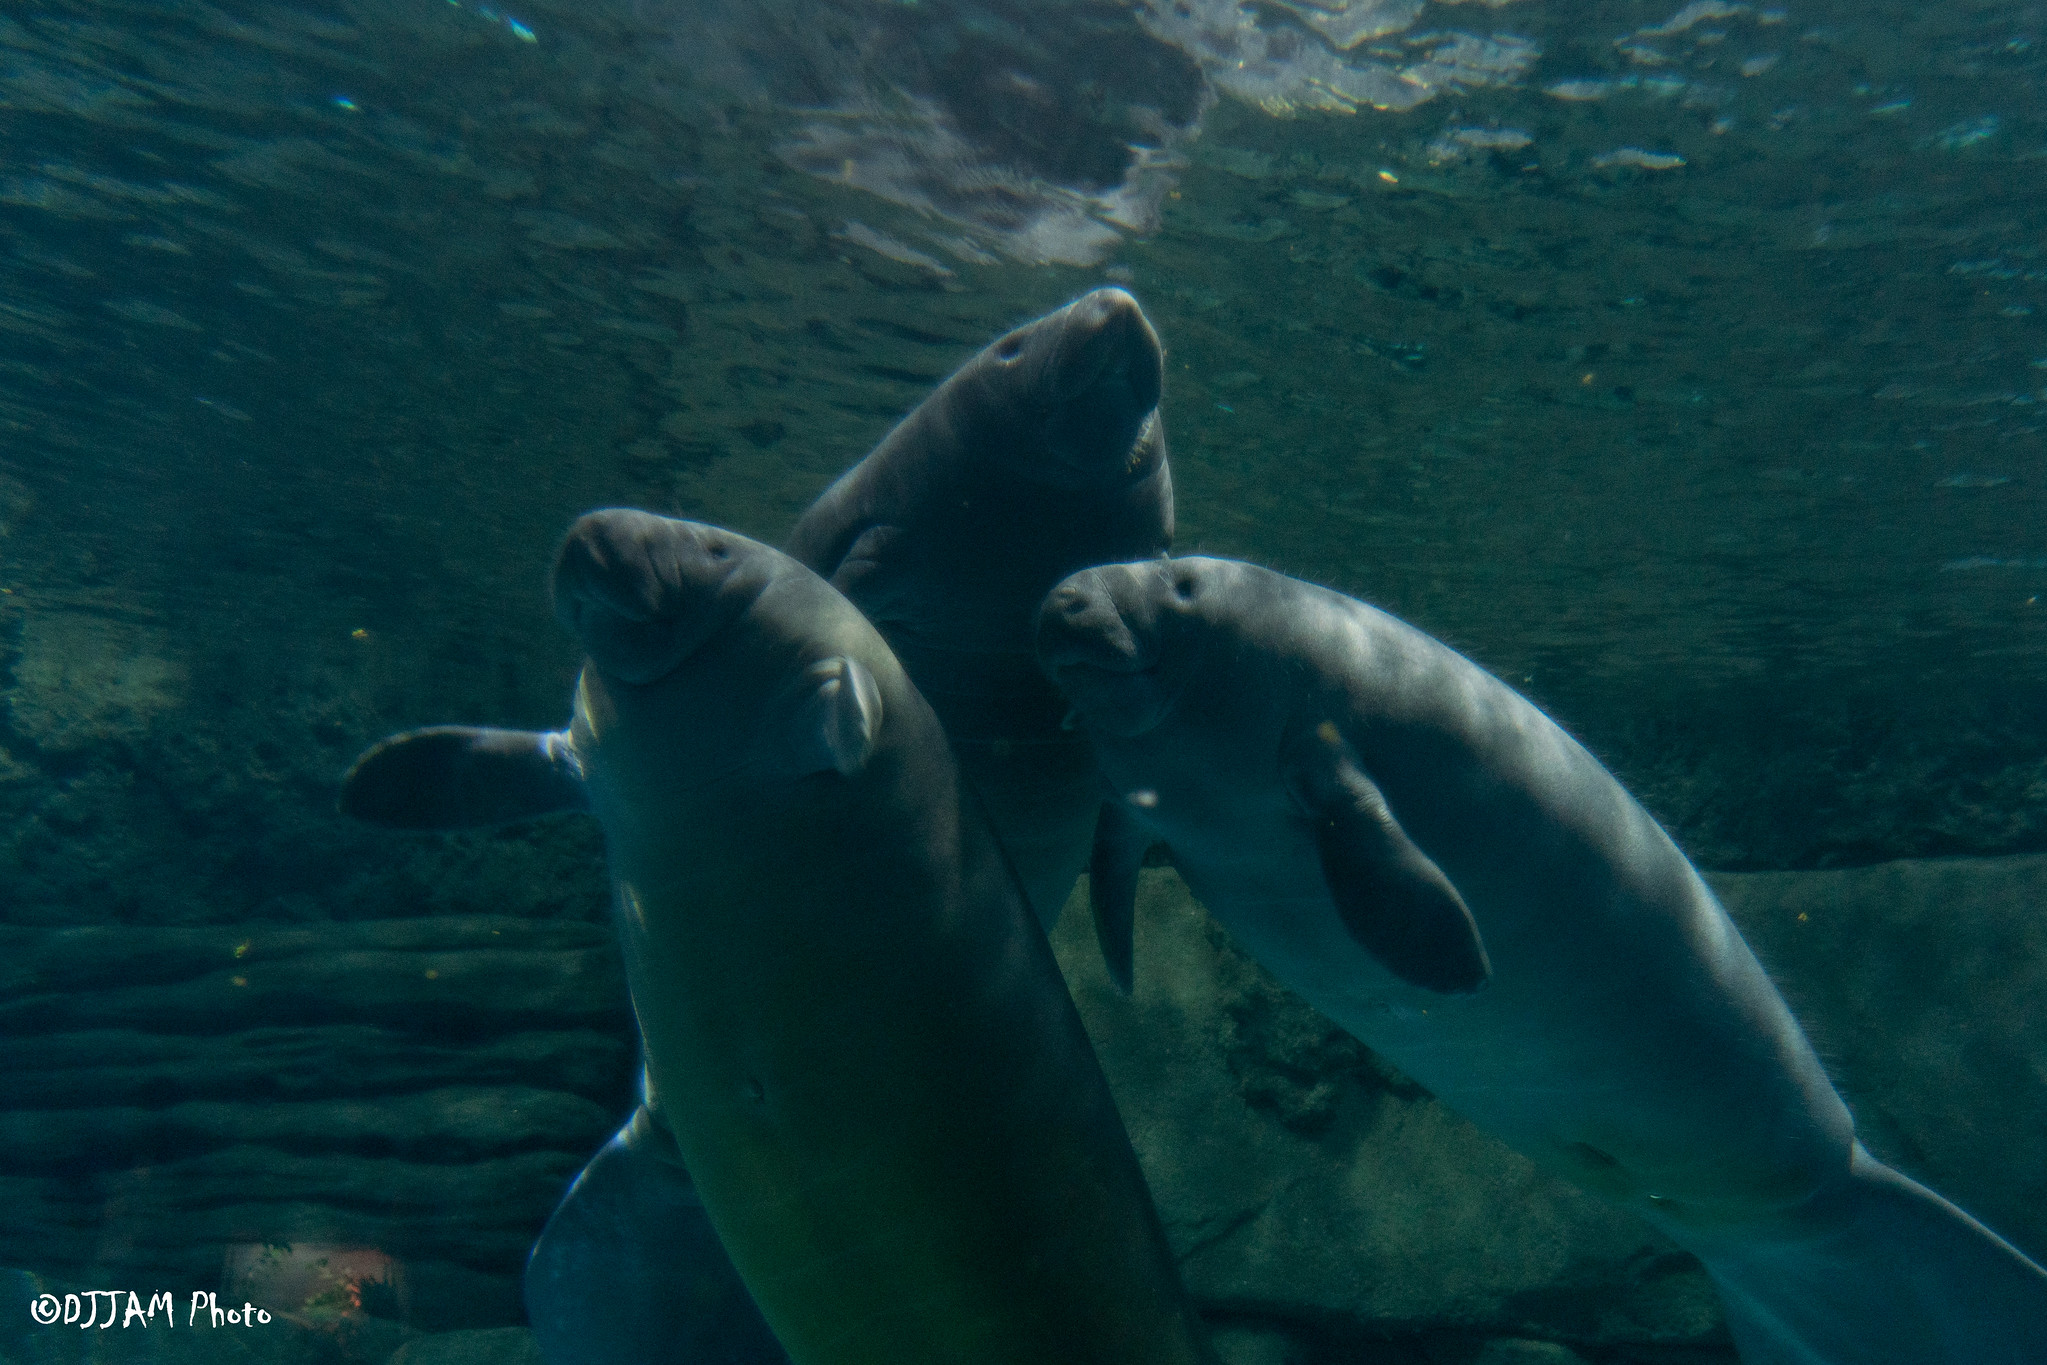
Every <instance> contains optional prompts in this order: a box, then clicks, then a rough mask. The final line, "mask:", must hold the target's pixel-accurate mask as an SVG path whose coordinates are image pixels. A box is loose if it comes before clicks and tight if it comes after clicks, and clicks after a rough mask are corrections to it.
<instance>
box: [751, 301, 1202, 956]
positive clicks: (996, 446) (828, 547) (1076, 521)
mask: <svg viewBox="0 0 2047 1365" xmlns="http://www.w3.org/2000/svg"><path fill="white" fill-rule="evenodd" d="M1163 374H1164V371H1163V358H1162V355H1161V352H1160V349H1159V341H1158V336H1157V334H1156V333H1154V332H1153V331H1152V328H1151V324H1150V323H1149V322H1148V321H1146V319H1145V316H1144V313H1143V311H1142V310H1141V309H1139V308H1138V306H1137V301H1136V300H1135V299H1133V298H1132V297H1131V296H1130V295H1129V294H1127V293H1125V292H1124V291H1122V290H1120V289H1097V290H1095V291H1094V292H1092V293H1090V294H1086V295H1083V296H1082V297H1081V298H1079V299H1076V300H1075V301H1074V302H1072V303H1070V304H1068V305H1067V306H1066V307H1064V308H1062V309H1060V310H1058V311H1057V312H1055V313H1052V314H1050V315H1048V316H1046V317H1042V318H1039V319H1038V320H1037V321H1035V322H1031V323H1028V324H1026V325H1024V326H1022V327H1019V328H1018V329H1017V330H1015V331H1013V332H1011V333H1009V334H1008V335H1007V336H1004V337H1002V338H1000V339H998V340H997V341H996V342H994V344H992V345H990V346H989V347H988V348H987V349H986V350H984V351H982V352H981V353H980V354H979V355H977V356H975V357H974V358H973V359H972V360H970V361H968V362H967V363H966V364H965V365H963V366H961V367H960V369H959V370H958V371H957V372H955V373H954V374H953V375H952V376H951V377H950V378H948V379H947V380H946V381H945V382H944V383H943V384H941V385H940V386H939V387H938V389H937V390H936V391H934V392H933V393H932V394H931V396H930V397H929V398H927V399H925V400H924V402H923V403H922V404H920V405H919V406H918V407H917V408H916V410H915V411H913V412H912V413H911V414H910V415H909V416H908V417H906V418H904V419H903V421H902V422H901V424H900V425H898V426H897V427H896V428H895V429H894V430H893V431H891V432H890V433H889V434H888V436H887V437H885V438H884V439H883V440H882V442H881V444H880V445H878V446H876V447H875V448H874V450H873V452H872V453H870V454H869V455H868V456H867V457H866V458H865V459H863V460H862V461H860V463H859V464H857V465H855V466H853V468H852V469H850V470H848V471H847V472H846V473H845V474H844V475H843V476H842V477H841V478H840V479H839V480H838V482H836V483H834V484H833V485H832V486H831V487H830V488H829V489H827V490H825V492H824V494H823V496H821V497H820V498H818V500H817V502H816V503H815V504H814V505H812V507H811V508H810V510H809V511H807V512H805V513H804V515H803V517H802V519H801V520H800V521H798V522H797V524H796V529H795V530H794V531H793V532H792V533H791V535H790V537H789V542H788V546H787V549H788V551H789V553H790V554H792V555H794V556H795V557H796V558H797V559H799V560H801V561H802V562H803V563H805V564H807V565H808V566H810V568H812V569H814V570H815V571H816V572H817V573H819V574H820V575H822V576H823V577H825V578H827V579H829V580H830V581H831V584H832V586H833V587H835V588H837V589H838V590H839V591H840V592H842V593H844V594H845V595H846V597H847V598H848V599H849V600H851V601H852V602H853V604H854V605H855V606H857V607H859V608H860V610H861V611H862V612H863V613H864V614H865V615H866V616H867V619H868V620H870V621H872V622H873V623H874V625H875V627H876V629H878V630H879V631H880V632H881V633H882V636H883V638H885V639H886V640H887V641H888V643H889V647H890V648H891V649H893V650H894V651H895V653H896V657H897V658H899V659H900V660H902V664H903V667H904V668H905V669H906V670H908V672H909V674H910V677H911V678H912V679H914V680H915V682H916V684H917V688H918V690H919V691H920V692H922V693H923V694H924V696H925V698H926V699H927V700H928V701H929V702H930V703H931V705H932V708H933V709H934V710H936V711H937V712H938V717H939V719H940V721H941V722H943V724H944V725H945V731H946V734H947V735H948V736H950V737H951V739H952V743H953V748H954V751H955V752H956V753H957V754H958V755H959V761H960V768H961V770H962V771H963V772H964V773H965V775H966V778H967V781H968V784H969V785H970V786H972V787H973V788H974V790H975V791H976V792H977V793H978V795H979V796H980V798H981V800H982V802H983V805H984V807H985V809H986V810H987V813H988V817H989V820H990V822H991V823H992V824H993V825H994V827H995V833H996V837H997V839H998V840H1000V842H1001V844H1002V846H1003V849H1004V851H1005V852H1007V853H1008V855H1009V857H1010V860H1011V863H1012V864H1013V865H1014V867H1015V868H1016V870H1017V875H1018V878H1019V880H1021V881H1022V883H1023V886H1024V892H1025V894H1026V896H1028V898H1029V899H1030V902H1031V906H1032V908H1033V909H1034V910H1035V911H1036V912H1037V915H1038V919H1039V921H1040V922H1041V923H1042V924H1044V925H1046V926H1047V927H1050V925H1051V924H1052V923H1053V921H1054V920H1056V919H1057V918H1058V915H1059V911H1060V909H1061V908H1062V907H1063V906H1064V905H1065V904H1066V899H1067V897H1068V896H1069V895H1070V894H1071V893H1072V891H1073V884H1074V882H1075V880H1076V879H1077V878H1078V877H1079V876H1080V873H1081V870H1082V868H1083V867H1084V866H1085V865H1086V862H1087V857H1088V849H1089V845H1090V841H1091V839H1092V836H1093V833H1094V824H1095V816H1096V812H1097V811H1098V809H1099V808H1100V806H1101V800H1102V792H1101V787H1100V783H1099V779H1098V778H1097V777H1096V775H1095V771H1094V763H1093V760H1092V758H1091V756H1090V755H1089V753H1088V750H1087V744H1086V742H1085V740H1084V739H1083V738H1082V737H1081V736H1080V735H1078V734H1076V733H1074V732H1072V731H1070V730H1066V729H1062V728H1061V725H1060V722H1061V720H1062V719H1063V718H1064V717H1065V714H1066V705H1065V703H1064V702H1063V701H1062V700H1061V699H1060V698H1059V696H1058V694H1057V693H1056V692H1055V691H1054V690H1053V688H1052V687H1051V685H1050V683H1048V682H1047V681H1046V679H1045V676H1044V675H1043V674H1042V673H1041V672H1039V670H1038V668H1037V666H1036V664H1035V662H1034V661H1033V659H1032V655H1031V622H1032V618H1033V616H1034V615H1035V614H1036V612H1037V609H1038V603H1039V602H1040V601H1042V600H1043V598H1044V596H1045V593H1046V592H1047V591H1048V590H1049V589H1050V588H1051V586H1052V585H1053V584H1054V583H1057V582H1058V581H1059V580H1060V579H1061V578H1064V577H1065V576H1066V575H1067V574H1069V573H1072V572H1073V571H1075V570H1076V569H1081V568H1085V567H1086V566H1088V565H1090V564H1105V563H1112V562H1118V561H1122V560H1129V559H1140V558H1143V557H1145V556H1148V555H1158V554H1164V553H1165V552H1166V550H1167V548H1168V547H1169V546H1170V545H1171V543H1172V538H1173V486H1172V477H1171V474H1170V473H1169V471H1168V469H1167V466H1166V446H1165V436H1164V431H1163V428H1162V427H1161V425H1160V422H1159V415H1158V402H1159V393H1160V388H1161V385H1162V382H1163Z"/></svg>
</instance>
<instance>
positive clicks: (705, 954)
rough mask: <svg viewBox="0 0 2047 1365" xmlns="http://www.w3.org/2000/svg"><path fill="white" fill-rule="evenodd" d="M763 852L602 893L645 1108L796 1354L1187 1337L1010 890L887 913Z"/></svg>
mask: <svg viewBox="0 0 2047 1365" xmlns="http://www.w3.org/2000/svg"><path fill="white" fill-rule="evenodd" d="M782 861H783V862H784V863H785V864H790V865H792V867H791V869H789V870H786V871H784V872H783V873H780V874H777V873H775V872H774V871H773V870H771V869H767V868H761V867H756V868H755V869H754V873H753V875H750V876H748V877H747V878H746V879H745V881H746V885H747V896H746V897H745V898H744V899H743V900H741V899H734V900H728V901H721V900H720V898H718V897H717V896H715V895H713V896H709V897H707V896H705V895H704V894H703V890H704V888H703V887H702V886H701V885H696V886H692V885H691V884H690V883H689V881H688V879H686V878H683V879H678V880H677V881H675V882H673V883H671V884H669V885H668V886H667V887H666V888H663V887H661V886H659V885H651V886H650V885H648V884H646V883H640V884H637V885H634V884H628V885H627V886H626V887H625V888H624V890H623V894H624V896H625V897H626V899H627V900H628V901H629V903H630V909H629V915H637V917H638V918H639V919H640V921H641V922H642V923H643V924H644V926H645V930H644V932H642V933H640V934H638V935H636V936H635V937H636V940H637V941H636V942H635V944H634V948H633V951H632V952H631V953H630V954H629V956H630V958H631V963H630V969H629V970H630V972H631V978H632V988H633V995H634V1000H635V1005H636V1009H637V1010H638V1012H639V1015H640V1021H641V1026H642V1029H643V1031H644V1035H645V1039H646V1046H647V1058H648V1066H649V1070H650V1072H651V1073H652V1076H653V1081H654V1086H655V1090H656V1093H657V1094H658V1095H659V1097H660V1104H661V1107H662V1112H663V1113H664V1115H667V1116H668V1118H669V1122H670V1125H671V1126H672V1128H673V1129H674V1131H675V1135H676V1139H677V1142H678V1145H679V1146H680V1148H681V1150H682V1153H683V1157H684V1160H685V1162H686V1164H687V1165H688V1167H689V1170H690V1173H691V1176H692V1177H693V1179H694V1180H695V1181H696V1185H697V1189H698V1192H699V1195H700V1197H701V1198H702V1200H703V1203H704V1206H705V1209H706V1210H707V1211H708V1213H709V1215H710V1217H711V1220H712V1222H713V1224H714V1225H715V1226H716V1228H717V1230H718V1233H719V1235H720V1238H721V1239H722V1240H723V1241H724V1243H725V1245H726V1248H727V1250H728V1251H729V1252H730V1253H731V1255H732V1258H733V1261H734V1264H735V1265H736V1266H737V1267H738V1269H739V1271H740V1274H741V1276H742V1278H743V1279H744V1280H745V1281H746V1283H747V1286H748V1288H749V1289H750V1290H751V1291H752V1293H753V1294H754V1296H755V1298H756V1300H757V1301H758V1302H759V1304H760V1306H761V1309H762V1312H763V1314H764V1315H765V1316H766V1317H767V1319H768V1321H769V1323H770V1324H771V1325H772V1326H773V1328H774V1330H775V1332H776V1334H777V1335H778V1336H779V1337H780V1338H781V1340H782V1342H783V1344H784V1345H785V1346H786V1347H787V1348H788V1350H789V1352H790V1355H791V1357H792V1359H793V1360H794V1361H796V1362H797V1365H856V1363H857V1365H867V1363H868V1362H873V1363H874V1365H882V1363H883V1362H888V1363H889V1365H924V1363H926V1362H928V1363H929V1365H939V1363H940V1362H945V1363H946V1365H951V1363H952V1362H969V1361H971V1362H976V1363H977V1365H978V1363H980V1362H988V1363H990V1365H1004V1363H1006V1362H1015V1365H1025V1362H1030V1363H1031V1365H1045V1363H1046V1362H1053V1361H1060V1362H1096V1361H1099V1362H1101V1365H1111V1362H1114V1363H1115V1365H1132V1363H1133V1362H1159V1363H1160V1365H1164V1363H1165V1362H1192V1361H1198V1360H1202V1359H1204V1357H1203V1356H1202V1355H1201V1354H1199V1349H1200V1348H1199V1347H1198V1346H1197V1345H1196V1344H1195V1341H1194V1339H1193V1336H1192V1330H1191V1327H1190V1324H1189V1323H1188V1322H1187V1321H1185V1320H1184V1317H1183V1313H1184V1310H1183V1309H1182V1308H1181V1306H1180V1300H1179V1296H1178V1290H1177V1287H1176V1285H1175V1283H1174V1281H1173V1275H1172V1270H1171V1261H1170V1257H1169V1255H1168V1254H1167V1253H1166V1252H1165V1250H1164V1242H1163V1235H1162V1233H1161V1232H1160V1231H1159V1229H1158V1225H1157V1220H1156V1215H1155V1214H1154V1213H1153V1212H1152V1210H1151V1206H1150V1203H1149V1197H1148V1195H1147V1194H1146V1193H1145V1192H1144V1188H1143V1184H1142V1179H1141V1175H1140V1174H1139V1173H1138V1171H1137V1169H1136V1163H1135V1159H1134V1157H1133V1156H1131V1154H1130V1151H1129V1146H1128V1141H1127V1139H1126V1138H1125V1137H1124V1135H1123V1132H1122V1128H1121V1124H1120V1120H1119V1119H1118V1118H1117V1116H1116V1114H1115V1111H1114V1108H1113V1104H1112V1102H1111V1101H1110V1098H1109V1095H1108V1090H1107V1085H1106V1082H1105V1081H1103V1080H1102V1078H1101V1075H1100V1071H1099V1068H1098V1067H1097V1066H1096V1065H1095V1062H1094V1058H1093V1054H1092V1052H1091V1051H1090V1050H1089V1048H1088V1044H1087V1040H1086V1035H1085V1033H1084V1032H1083V1031H1082V1030H1081V1027H1080V1023H1079V1019H1078V1016H1077V1015H1076V1014H1075V1013H1074V1011H1073V1009H1072V1006H1071V1003H1070V1001H1069V1000H1068V999H1067V997H1066V996H1065V993H1064V992H1063V990H1060V989H1059V988H1058V982H1057V978H1056V976H1054V975H1052V973H1054V972H1056V967H1055V966H1054V965H1053V964H1052V963H1051V961H1050V954H1049V950H1048V949H1046V948H1045V947H1044V944H1043V941H1042V938H1041V937H1040V936H1038V935H1037V934H1036V931H1035V927H1034V926H1031V925H1030V924H1029V923H1028V921H1026V920H1024V918H1023V916H1022V914H1021V911H1020V907H1016V906H1015V903H1014V902H1013V901H1010V902H1007V904H1008V905H1009V906H1010V907H1011V908H1010V910H1009V916H1010V918H1012V919H1013V921H1014V923H1013V924H1011V925H1008V926H1003V925H994V924H990V923H988V922H986V921H983V922H980V923H971V922H960V918H959V917H960V915H961V914H962V907H961V906H960V905H958V904H952V905H942V904H936V903H934V904H933V905H932V906H929V907H927V910H935V911H938V912H939V913H931V914H923V913H916V912H912V913H910V914H908V915H904V916H903V917H901V918H897V919H894V920H891V919H890V915H891V914H898V915H901V914H902V911H901V908H900V907H901V903H902V902H904V901H907V902H909V903H910V904H912V905H915V904H916V902H917V899H918V896H917V889H916V888H915V887H914V886H908V887H904V888H901V889H902V890H903V891H904V894H903V896H901V897H900V898H898V899H897V900H896V901H894V902H893V904H894V906H895V907H896V908H895V909H894V910H891V909H890V906H891V904H892V902H891V901H890V900H889V898H888V897H886V896H881V897H873V898H870V897H868V896H866V895H863V894H862V892H861V890H860V889H859V888H857V887H852V886H844V887H841V886H835V885H834V886H825V887H819V886H816V885H809V886H807V887H806V888H801V889H792V882H799V881H802V880H803V878H802V877H801V875H800V867H797V866H795V865H799V864H800V863H801V862H802V861H803V860H802V859H800V858H798V857H795V856H794V851H793V850H792V852H791V856H789V857H786V858H784V859H783V860H782ZM825 861H827V862H829V861H830V860H829V859H827V860H825ZM778 876H779V881H778ZM806 897H807V901H806V900H805V898H806ZM967 900H968V903H969V904H971V901H972V898H967ZM768 907H772V913H771V914H770V913H764V911H765V910H766V909H767V908H768ZM948 915H952V916H953V917H954V918H953V922H951V923H948V922H946V921H947V917H948ZM965 918H966V919H967V920H971V919H972V918H973V916H972V913H971V911H967V912H965ZM1046 987H1050V988H1051V989H1050V990H1047V989H1046Z"/></svg>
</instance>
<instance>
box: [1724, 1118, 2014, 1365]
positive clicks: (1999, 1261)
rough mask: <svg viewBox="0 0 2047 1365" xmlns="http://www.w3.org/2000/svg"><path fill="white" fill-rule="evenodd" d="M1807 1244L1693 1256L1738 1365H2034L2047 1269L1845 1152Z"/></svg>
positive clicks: (1858, 1151)
mask: <svg viewBox="0 0 2047 1365" xmlns="http://www.w3.org/2000/svg"><path fill="white" fill-rule="evenodd" d="M1806 1212H1808V1213H1809V1214H1810V1218H1809V1219H1801V1222H1804V1223H1806V1224H1807V1226H1808V1227H1810V1228H1811V1229H1812V1230H1811V1231H1810V1232H1808V1233H1807V1234H1806V1235H1804V1236H1801V1237H1797V1238H1792V1239H1786V1240H1782V1241H1773V1242H1772V1243H1771V1244H1769V1245H1767V1246H1762V1247H1754V1246H1751V1247H1742V1248H1736V1249H1733V1250H1725V1249H1722V1248H1717V1247H1716V1248H1713V1249H1712V1250H1711V1251H1710V1252H1708V1251H1705V1250H1702V1251H1701V1252H1700V1256H1701V1259H1702V1260H1704V1261H1705V1263H1706V1269H1707V1271H1708V1272H1709V1273H1710V1274H1711V1275H1712V1277H1713V1280H1714V1283H1715V1284H1717V1285H1718V1286H1719V1289H1720V1295H1721V1300H1722V1302H1723V1303H1724V1304H1725V1305H1726V1309H1727V1325H1728V1327H1729V1329H1730V1330H1731V1331H1732V1332H1733V1334H1734V1343H1735V1346H1736V1347H1737V1348H1738V1349H1739V1350H1740V1352H1741V1359H1742V1362H1743V1365H2039V1363H2040V1362H2043V1361H2047V1270H2042V1269H2041V1268H2040V1267H2039V1266H2038V1265H2036V1264H2034V1263H2033V1262H2032V1261H2031V1260H2029V1259H2027V1258H2026V1256H2025V1255H2024V1253H2022V1252H2020V1251H2019V1250H2018V1249H2017V1248H2016V1247H2013V1246H2012V1245H2011V1244H2010V1243H2009V1242H2006V1241H2005V1240H2004V1239H2003V1238H2001V1237H1999V1236H1998V1235H1997V1234H1996V1233H1994V1232H1992V1231H1991V1230H1990V1229H1989V1228H1986V1227H1984V1226H1983V1225H1982V1224H1981V1223H1979V1222H1977V1221H1976V1220H1975V1219H1974V1218H1971V1217H1970V1216H1969V1215H1968V1214H1966V1213H1964V1212H1962V1211H1961V1210H1960V1209H1958V1208H1956V1207H1955V1206H1954V1205H1953V1204H1950V1203H1949V1202H1948V1201H1947V1200H1945V1199H1943V1198H1941V1197H1940V1196H1939V1195H1937V1194H1935V1193H1934V1192H1933V1191H1932V1190H1929V1189H1927V1188H1926V1187H1925V1186H1923V1185H1921V1184H1919V1183H1917V1182H1916V1181H1913V1180H1910V1179H1908V1178H1907V1177H1905V1176H1903V1175H1900V1174H1899V1173H1898V1172H1896V1171H1894V1170H1892V1169H1891V1168H1890V1167H1889V1166H1886V1165H1884V1164H1883V1163H1882V1162H1880V1161H1878V1160H1877V1159H1876V1158H1875V1157H1872V1156H1871V1155H1869V1153H1868V1152H1866V1151H1864V1150H1863V1148H1862V1145H1861V1144H1860V1143H1857V1144H1856V1147H1855V1156H1854V1160H1853V1162H1852V1164H1851V1167H1850V1174H1849V1178H1848V1180H1847V1181H1846V1182H1845V1183H1844V1184H1843V1185H1842V1186H1841V1187H1840V1188H1838V1189H1836V1190H1833V1191H1830V1192H1828V1193H1827V1194H1825V1195H1822V1196H1820V1197H1819V1198H1818V1199H1817V1200H1815V1201H1814V1204H1813V1205H1812V1206H1811V1207H1810V1209H1809V1210H1807V1211H1806Z"/></svg>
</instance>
